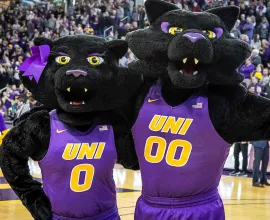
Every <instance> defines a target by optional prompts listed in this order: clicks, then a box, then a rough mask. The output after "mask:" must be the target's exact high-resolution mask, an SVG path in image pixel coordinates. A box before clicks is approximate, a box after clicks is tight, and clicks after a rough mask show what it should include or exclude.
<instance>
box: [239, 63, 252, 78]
mask: <svg viewBox="0 0 270 220" xmlns="http://www.w3.org/2000/svg"><path fill="white" fill-rule="evenodd" d="M254 69H255V66H254V65H253V64H250V65H249V66H248V65H247V64H244V65H243V66H241V68H240V70H239V72H240V73H242V74H243V75H244V76H245V78H246V79H250V74H251V73H252V72H253V71H254Z"/></svg>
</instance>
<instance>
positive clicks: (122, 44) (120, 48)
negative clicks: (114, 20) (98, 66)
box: [107, 40, 128, 59]
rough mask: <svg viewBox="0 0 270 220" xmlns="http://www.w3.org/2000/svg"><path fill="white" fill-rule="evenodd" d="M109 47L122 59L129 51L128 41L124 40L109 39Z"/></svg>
mask: <svg viewBox="0 0 270 220" xmlns="http://www.w3.org/2000/svg"><path fill="white" fill-rule="evenodd" d="M107 48H108V49H109V51H111V52H112V53H113V54H114V55H115V58H116V59H120V58H122V57H123V56H124V55H125V54H126V53H127V51H128V43H127V42H126V41H124V40H114V41H109V42H108V43H107ZM107 52H108V51H107Z"/></svg>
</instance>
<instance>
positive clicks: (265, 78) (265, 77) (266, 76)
mask: <svg viewBox="0 0 270 220" xmlns="http://www.w3.org/2000/svg"><path fill="white" fill-rule="evenodd" d="M262 84H263V85H264V86H265V85H266V84H269V70H268V68H263V78H262Z"/></svg>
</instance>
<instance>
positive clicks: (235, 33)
mask: <svg viewBox="0 0 270 220" xmlns="http://www.w3.org/2000/svg"><path fill="white" fill-rule="evenodd" d="M239 24H240V20H237V21H236V23H235V25H234V27H233V29H232V30H231V35H232V37H234V38H237V39H240V36H241V32H240V31H239V29H238V27H239Z"/></svg>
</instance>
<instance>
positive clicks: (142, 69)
mask: <svg viewBox="0 0 270 220" xmlns="http://www.w3.org/2000/svg"><path fill="white" fill-rule="evenodd" d="M145 8H146V13H147V17H148V20H149V22H150V27H149V28H146V29H144V30H137V31H135V32H131V33H129V34H128V36H127V41H128V45H129V47H130V49H131V50H132V51H133V52H134V54H135V56H137V57H138V58H139V59H140V61H137V62H135V63H132V64H131V65H130V68H131V69H133V70H134V71H137V72H138V73H142V74H144V75H147V76H158V77H167V78H168V77H169V79H170V80H171V81H172V83H173V84H174V85H176V86H178V87H181V88H197V87H200V86H202V85H203V84H204V83H205V82H211V83H213V84H238V83H240V82H241V81H242V80H243V76H242V75H241V74H239V73H238V72H237V68H238V67H239V66H240V65H241V64H242V63H243V62H244V61H245V60H246V58H247V57H249V56H250V52H251V51H250V47H249V46H248V44H246V43H245V42H243V41H241V40H237V39H235V38H233V37H232V36H231V35H230V30H231V29H232V28H233V26H234V24H235V22H236V20H237V18H238V15H239V8H237V7H234V6H229V7H220V8H214V9H210V10H208V11H205V12H198V13H193V12H189V11H184V10H180V9H179V8H178V7H177V6H176V5H174V4H170V3H167V2H165V1H160V0H146V2H145ZM164 73H165V74H164Z"/></svg>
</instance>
